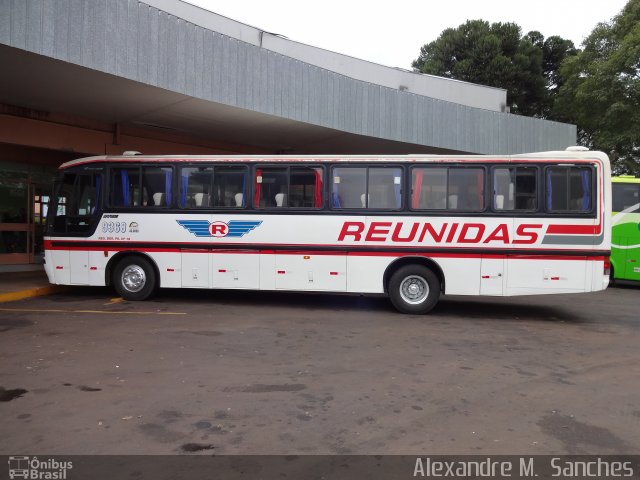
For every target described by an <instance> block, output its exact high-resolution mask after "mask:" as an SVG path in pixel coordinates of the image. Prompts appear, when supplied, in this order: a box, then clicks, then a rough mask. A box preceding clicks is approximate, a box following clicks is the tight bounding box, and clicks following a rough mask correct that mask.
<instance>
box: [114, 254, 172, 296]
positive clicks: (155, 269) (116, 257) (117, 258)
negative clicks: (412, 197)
mask: <svg viewBox="0 0 640 480" xmlns="http://www.w3.org/2000/svg"><path fill="white" fill-rule="evenodd" d="M125 257H140V258H144V259H145V260H147V261H148V262H149V263H150V264H151V267H152V268H153V273H155V275H156V288H160V269H159V268H158V264H157V263H156V261H155V260H154V259H153V258H152V257H151V256H149V255H147V254H146V253H143V252H138V251H135V250H131V251H123V252H118V253H116V254H115V255H114V256H113V257H111V258H110V259H109V262H107V267H106V268H105V269H104V281H105V285H107V286H111V285H112V284H113V270H114V269H115V268H116V265H118V263H119V262H120V260H122V259H123V258H125Z"/></svg>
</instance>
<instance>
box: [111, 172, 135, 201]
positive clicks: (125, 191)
mask: <svg viewBox="0 0 640 480" xmlns="http://www.w3.org/2000/svg"><path fill="white" fill-rule="evenodd" d="M140 194H141V190H140V169H139V168H112V169H111V189H110V192H109V205H111V206H112V207H137V206H140V204H141V203H142V200H141V195H140Z"/></svg>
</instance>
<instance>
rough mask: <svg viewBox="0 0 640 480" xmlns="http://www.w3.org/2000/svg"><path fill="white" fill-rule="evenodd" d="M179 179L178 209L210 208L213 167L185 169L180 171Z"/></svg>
mask: <svg viewBox="0 0 640 480" xmlns="http://www.w3.org/2000/svg"><path fill="white" fill-rule="evenodd" d="M179 178H180V182H179V183H180V185H179V194H178V207H180V208H206V207H209V205H210V203H211V185H212V183H213V167H183V168H181V169H180V177H179Z"/></svg>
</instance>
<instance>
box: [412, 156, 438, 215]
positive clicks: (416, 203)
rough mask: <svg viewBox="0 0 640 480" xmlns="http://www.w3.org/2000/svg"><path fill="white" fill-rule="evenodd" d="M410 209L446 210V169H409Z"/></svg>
mask: <svg viewBox="0 0 640 480" xmlns="http://www.w3.org/2000/svg"><path fill="white" fill-rule="evenodd" d="M411 208H412V209H414V210H444V209H445V208H447V168H441V167H424V168H423V167H416V168H412V169H411Z"/></svg>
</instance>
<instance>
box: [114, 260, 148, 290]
mask: <svg viewBox="0 0 640 480" xmlns="http://www.w3.org/2000/svg"><path fill="white" fill-rule="evenodd" d="M120 279H121V282H120V283H121V284H122V286H123V287H124V289H125V290H127V291H128V292H131V293H137V292H139V291H140V290H142V289H143V288H144V286H145V284H146V283H147V275H146V274H145V273H144V269H143V268H142V267H140V266H138V265H128V266H127V267H125V269H124V270H123V271H122V276H121V277H120Z"/></svg>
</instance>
